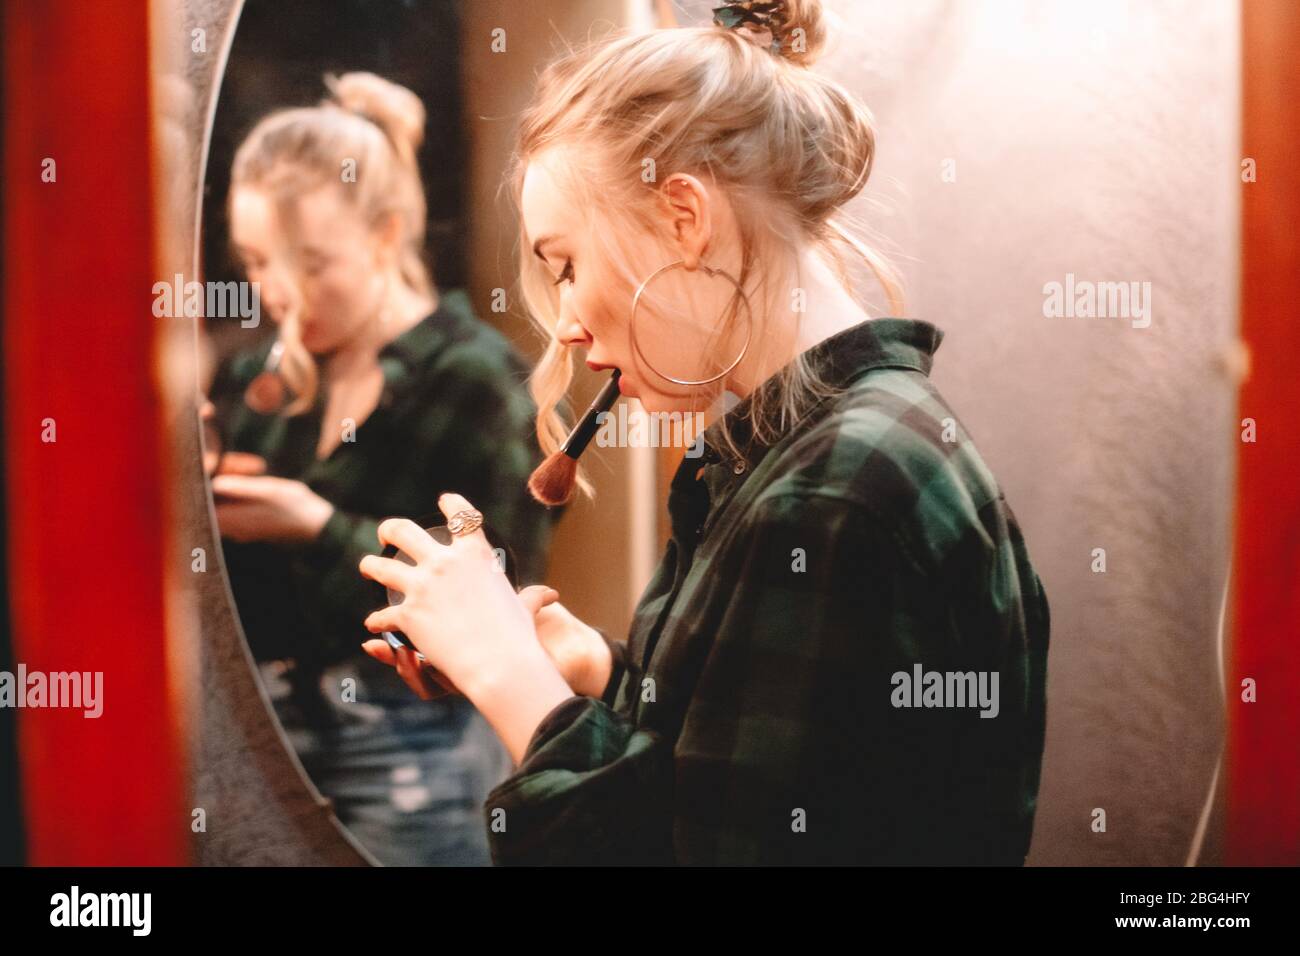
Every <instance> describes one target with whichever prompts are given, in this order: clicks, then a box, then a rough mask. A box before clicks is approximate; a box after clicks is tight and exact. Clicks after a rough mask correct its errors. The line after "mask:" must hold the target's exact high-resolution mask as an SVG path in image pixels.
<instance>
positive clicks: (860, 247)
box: [360, 0, 1048, 865]
mask: <svg viewBox="0 0 1300 956" xmlns="http://www.w3.org/2000/svg"><path fill="white" fill-rule="evenodd" d="M824 39H825V28H824V25H823V23H822V13H821V4H820V3H819V2H816V0H777V2H772V3H753V2H748V0H747V2H743V3H728V4H724V5H723V6H722V7H721V8H720V9H719V10H718V11H717V19H716V21H715V23H714V25H709V26H704V27H700V28H692V29H668V30H654V31H650V32H647V33H642V34H637V35H632V36H616V37H614V38H612V39H609V40H607V41H603V42H600V43H597V44H595V45H593V46H590V47H588V48H586V49H583V50H580V51H577V52H575V53H572V54H570V55H567V56H566V57H565V58H563V59H562V60H560V61H559V62H557V63H555V64H553V65H551V66H550V67H549V68H548V69H547V70H546V71H545V72H544V73H543V74H542V76H541V78H540V81H539V86H538V90H537V93H536V95H535V97H534V100H533V103H532V104H531V106H530V107H529V109H528V110H527V111H526V112H525V114H524V116H523V120H522V123H521V129H520V133H519V142H518V146H517V156H518V158H519V164H518V168H517V170H516V173H515V177H514V179H513V184H514V187H515V195H516V197H517V199H518V200H519V203H520V206H521V209H522V220H523V223H522V225H523V236H522V239H523V245H522V248H523V250H524V256H523V259H524V261H523V262H522V264H521V270H522V276H521V279H522V283H523V288H524V292H525V295H526V298H527V302H528V305H529V308H530V310H531V311H532V313H533V314H534V315H535V316H536V317H537V318H538V319H539V320H540V322H541V323H542V325H543V327H544V328H546V329H547V331H548V332H549V334H550V336H551V342H550V347H549V350H548V352H547V355H546V356H545V357H544V359H543V362H542V366H541V367H540V368H539V369H538V371H537V372H536V376H535V392H534V393H535V395H536V397H537V398H538V405H539V407H540V408H541V409H542V419H541V423H540V432H541V435H542V437H543V439H544V442H543V444H544V446H546V450H547V451H550V450H551V449H552V448H554V447H555V442H556V438H557V437H558V436H559V435H562V434H563V432H562V430H561V429H560V428H559V425H558V423H557V422H556V421H555V420H554V416H553V413H552V411H551V408H552V407H553V405H554V403H555V401H556V399H557V398H558V396H559V395H560V394H561V393H562V391H563V390H564V388H565V386H566V384H567V374H568V367H569V353H570V352H571V351H572V350H581V351H583V352H585V358H586V361H587V363H588V364H590V365H593V366H596V367H605V368H618V369H620V370H621V372H622V375H621V380H620V386H621V388H622V390H623V392H624V393H625V394H629V395H635V396H637V397H639V398H640V400H641V402H642V404H643V405H644V406H645V407H646V408H647V409H648V410H649V411H651V412H672V411H696V410H709V412H710V414H713V415H714V420H713V421H712V422H711V424H709V426H708V428H707V431H706V432H705V434H704V441H705V448H704V454H703V456H702V457H686V458H684V459H683V462H682V465H681V468H680V469H679V471H678V472H677V474H676V476H675V478H674V479H673V482H672V487H671V491H670V494H669V498H668V508H669V512H670V515H671V519H672V523H671V527H672V538H671V540H670V542H669V544H668V548H667V551H666V553H665V554H664V556H663V559H662V562H661V563H660V565H659V568H658V570H657V571H656V573H655V575H654V577H653V579H652V580H651V582H650V585H649V587H648V589H647V591H646V592H645V594H644V595H643V596H642V598H641V601H640V603H639V605H638V607H637V609H636V612H635V615H634V618H633V621H632V628H631V634H630V638H629V640H628V641H627V642H626V644H623V643H621V642H620V643H617V644H608V643H607V642H605V641H604V640H603V639H602V637H601V635H600V634H599V633H597V632H596V631H594V630H593V629H591V628H589V627H587V626H586V625H584V624H583V623H582V622H580V621H577V620H576V619H575V618H574V617H573V616H572V615H571V614H569V613H568V612H567V610H565V609H564V607H563V605H562V604H560V603H559V602H558V601H555V600H554V599H555V597H556V595H555V594H554V593H546V592H541V593H539V591H537V590H534V591H531V592H530V591H526V592H524V593H522V594H516V593H515V591H513V590H512V589H511V588H510V587H509V586H508V585H507V584H506V582H504V581H503V580H502V577H501V575H499V574H494V573H493V568H492V552H491V549H490V547H489V546H488V544H487V542H486V540H485V538H484V537H483V534H482V532H481V531H474V530H467V532H466V533H463V534H460V535H458V536H457V537H455V538H454V539H453V540H452V544H451V546H450V547H443V546H440V545H436V544H434V543H432V542H429V541H427V540H424V537H423V536H422V535H421V533H420V531H419V529H418V528H416V527H414V526H413V525H411V524H410V522H405V521H400V520H397V521H391V522H385V523H384V524H383V525H381V526H380V535H381V537H382V538H383V539H384V540H386V541H390V542H393V543H395V544H397V545H398V546H399V547H400V548H401V549H402V550H403V551H405V552H406V553H407V554H409V555H411V556H412V557H414V558H416V559H417V561H418V565H417V566H416V567H414V568H413V567H410V566H408V565H405V564H402V563H399V562H397V561H393V560H390V559H387V558H382V557H377V556H371V557H367V558H364V559H363V560H362V562H361V566H360V567H361V570H362V572H363V573H364V574H365V575H367V576H370V577H373V578H375V579H377V580H380V581H382V582H384V583H386V584H388V585H389V586H392V587H396V588H398V589H399V590H401V591H402V592H403V593H404V594H405V595H406V600H405V601H404V603H402V604H401V605H399V606H396V607H393V608H388V609H384V610H381V611H378V612H376V613H375V614H373V615H371V617H370V618H369V619H368V621H367V627H369V628H370V629H371V630H376V631H378V630H382V629H385V628H390V627H400V628H401V629H402V630H403V631H404V632H405V633H406V634H407V635H409V636H410V637H411V638H412V639H413V640H414V642H415V644H416V646H417V647H418V648H419V649H420V651H421V652H423V654H424V655H425V656H426V657H427V658H428V659H429V660H430V661H431V662H432V663H433V664H434V665H435V666H436V667H438V668H439V669H440V670H441V671H442V672H443V674H444V675H446V676H447V677H448V678H450V679H451V680H452V681H453V682H454V683H455V684H456V686H458V687H459V688H461V689H462V690H463V691H464V692H465V693H466V694H467V695H468V696H469V698H470V699H471V700H473V701H474V703H475V705H476V706H477V707H478V708H479V709H480V711H482V713H483V714H484V715H485V716H486V717H487V719H488V720H489V721H490V722H491V724H492V726H493V727H494V728H495V730H496V731H497V733H498V735H499V736H500V737H501V739H502V741H503V742H504V743H505V744H506V746H507V748H508V749H509V751H510V753H511V756H512V757H513V758H514V759H515V760H516V761H517V762H518V764H519V766H518V767H517V769H516V771H515V772H514V773H513V774H512V775H511V777H510V778H509V779H508V780H506V781H504V782H503V783H502V784H501V785H500V786H499V787H497V788H496V789H495V790H494V791H493V793H492V794H490V795H489V797H488V800H487V804H486V810H487V814H488V819H489V821H491V822H492V823H493V824H494V825H493V826H492V828H491V831H490V832H491V840H492V851H493V858H494V859H495V860H496V861H497V862H501V863H546V862H551V863H642V864H664V863H693V864H764V863H823V864H833V863H850V864H851V863H859V864H871V863H875V864H882V863H885V864H943V863H946V864H973V863H974V864H1007V865H1020V864H1021V863H1022V862H1023V861H1024V858H1025V854H1026V852H1027V850H1028V847H1029V840H1030V834H1031V832H1032V827H1033V820H1034V811H1035V801H1036V797H1037V790H1038V778H1039V767H1040V761H1041V758H1042V748H1043V735H1044V720H1045V680H1046V655H1047V645H1048V605H1047V599H1046V596H1045V594H1044V591H1043V588H1042V584H1041V582H1040V580H1039V578H1038V575H1037V574H1036V573H1035V571H1034V567H1033V565H1032V563H1031V562H1030V560H1029V556H1028V552H1027V549H1026V546H1025V542H1024V540H1023V537H1022V535H1021V532H1020V528H1019V526H1018V525H1017V522H1016V520H1015V516H1014V514H1013V512H1012V510H1011V508H1010V506H1009V505H1008V503H1007V501H1006V499H1005V498H1004V496H1003V494H1002V491H1001V489H1000V488H999V486H998V483H997V481H996V479H995V478H994V476H993V474H992V473H991V472H990V470H989V468H988V466H987V465H986V463H985V462H984V460H983V458H982V457H981V456H980V454H979V452H978V451H977V449H976V447H975V444H974V442H973V440H972V438H971V436H970V435H969V434H968V433H967V431H966V430H965V429H964V427H963V426H962V424H961V422H960V420H959V419H958V417H957V416H956V414H955V413H954V412H953V411H952V410H951V408H950V407H949V405H948V404H947V403H946V401H945V400H944V398H943V397H942V396H941V395H940V393H939V392H938V390H937V389H936V387H935V385H934V384H933V383H932V382H931V380H930V378H929V374H930V371H931V367H932V364H933V360H934V353H935V351H936V349H937V348H938V346H939V343H940V340H941V338H942V332H941V331H940V330H939V329H938V328H937V327H936V326H934V325H932V324H930V323H928V322H923V321H917V320H910V319H903V318H892V317H884V318H877V317H873V316H871V315H869V314H868V313H867V312H866V310H865V309H864V307H863V305H862V304H861V303H860V301H859V300H858V299H857V297H856V296H855V295H854V294H853V290H852V286H851V285H850V284H849V282H848V281H847V279H846V272H847V270H846V268H845V262H844V256H845V255H846V254H850V255H853V256H855V257H860V259H861V260H865V264H866V265H867V266H870V267H871V268H872V269H874V270H875V272H876V275H877V277H878V278H879V279H880V280H881V283H882V285H883V286H884V288H885V289H886V291H887V292H888V293H889V297H890V301H891V308H892V309H893V310H894V311H895V312H898V311H900V310H901V305H900V304H899V303H900V297H899V296H898V294H897V293H898V288H897V284H896V282H895V281H894V279H893V276H892V273H891V272H890V270H889V269H888V267H887V265H886V264H885V263H884V262H883V261H882V260H881V259H880V257H879V256H877V255H876V254H875V253H874V252H873V251H872V250H871V249H870V248H869V247H867V246H866V245H864V244H863V243H862V242H860V241H858V240H856V239H855V238H854V237H853V236H852V234H851V233H850V232H849V231H848V230H847V229H846V228H845V227H844V224H843V222H842V221H841V218H842V213H843V207H844V206H845V204H846V203H848V202H849V200H851V199H852V198H853V197H854V196H856V195H857V194H858V193H859V192H860V191H861V190H862V188H863V186H864V184H865V183H866V181H867V177H868V174H869V173H870V170H871V165H872V159H873V156H874V133H873V130H872V125H871V118H870V115H869V114H868V113H867V111H866V109H865V107H863V106H862V105H861V104H860V103H859V102H858V101H857V100H856V99H854V97H853V96H852V95H851V94H849V93H848V92H847V91H846V90H844V89H843V88H842V87H840V86H838V85H837V84H835V83H833V82H831V81H829V80H827V79H826V78H824V77H821V76H819V75H817V74H816V73H814V72H812V71H811V70H809V69H808V66H809V65H810V64H811V62H812V60H813V59H814V57H815V56H816V54H817V52H818V51H819V49H820V48H821V46H822V43H823V41H824ZM650 169H653V175H646V173H647V171H648V170H650ZM723 389H726V390H728V391H730V392H732V393H733V394H734V395H736V396H738V397H739V399H740V401H739V403H738V404H737V405H735V407H734V408H731V409H730V410H728V411H726V413H725V415H722V416H717V415H716V413H714V412H713V411H712V410H714V409H716V408H717V406H718V405H719V404H720V403H719V402H718V398H719V393H720V392H721V391H722V390H723ZM457 490H458V489H457ZM441 507H442V508H443V510H444V512H445V513H447V514H448V515H453V514H455V513H457V512H461V511H468V510H472V509H478V510H481V511H482V512H483V513H484V514H485V516H486V519H487V520H488V521H489V522H490V521H492V520H493V515H492V513H491V510H490V508H488V507H484V506H483V505H482V504H481V503H480V502H477V501H474V499H473V495H470V494H449V495H446V496H444V497H443V498H442V499H441ZM453 596H454V598H455V601H454V602H452V598H453ZM449 602H452V603H451V606H450V607H449ZM547 602H551V603H547ZM444 609H446V610H445V611H444ZM366 646H367V650H368V651H370V652H371V653H373V654H374V655H375V656H376V657H378V658H379V659H381V660H385V661H393V662H394V663H397V664H398V665H399V667H401V668H402V672H403V673H404V675H407V676H411V675H414V677H416V678H418V676H419V674H418V672H416V671H413V670H412V669H411V667H410V664H409V660H406V659H407V658H409V654H410V652H408V651H405V650H403V651H402V652H401V653H400V654H399V655H398V657H397V658H396V659H395V658H394V655H393V652H392V651H391V650H389V649H388V647H387V645H385V644H384V643H383V642H382V641H371V642H368V643H367V645H366ZM936 675H937V679H936ZM954 675H956V676H957V678H959V679H958V680H954V679H953V676H954ZM412 686H413V687H414V688H415V689H417V690H420V691H421V692H422V685H421V683H420V682H419V681H418V680H412ZM957 691H965V693H960V694H959V693H957ZM497 823H501V824H504V825H503V826H497V825H495V824H497Z"/></svg>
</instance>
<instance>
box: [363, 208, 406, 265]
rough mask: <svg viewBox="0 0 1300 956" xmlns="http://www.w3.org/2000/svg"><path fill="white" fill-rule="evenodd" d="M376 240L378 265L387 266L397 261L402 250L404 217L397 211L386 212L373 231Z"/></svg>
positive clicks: (373, 237) (372, 234)
mask: <svg viewBox="0 0 1300 956" xmlns="http://www.w3.org/2000/svg"><path fill="white" fill-rule="evenodd" d="M371 237H372V239H373V240H374V244H375V246H374V248H375V260H376V265H378V266H379V267H380V268H387V267H388V266H391V265H392V264H393V263H395V262H396V261H397V259H398V256H399V255H400V253H401V251H402V218H401V216H399V215H398V214H397V213H395V212H389V213H385V214H384V216H383V218H381V219H380V220H379V221H378V222H377V223H376V224H375V227H374V230H373V231H372V233H371Z"/></svg>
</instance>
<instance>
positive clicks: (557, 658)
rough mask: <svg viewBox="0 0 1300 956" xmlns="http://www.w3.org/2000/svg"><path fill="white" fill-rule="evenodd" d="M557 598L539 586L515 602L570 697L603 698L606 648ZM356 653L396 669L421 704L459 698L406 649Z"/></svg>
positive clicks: (370, 644) (372, 645)
mask: <svg viewBox="0 0 1300 956" xmlns="http://www.w3.org/2000/svg"><path fill="white" fill-rule="evenodd" d="M559 598H560V592H558V591H556V590H555V589H554V588H550V587H547V586H546V585H544V584H533V585H530V586H529V587H526V588H523V589H522V590H521V591H520V592H519V600H520V601H522V602H523V603H524V606H525V607H526V608H528V609H529V610H530V611H531V612H532V614H533V626H534V627H535V628H536V629H537V640H538V642H539V643H540V644H541V645H542V649H543V650H545V651H546V653H547V654H548V655H549V656H550V658H551V660H552V661H554V662H555V666H556V668H557V669H558V670H559V672H560V675H561V676H562V677H563V678H564V682H565V683H566V684H568V685H569V686H570V687H571V688H573V692H574V693H575V694H581V695H583V696H584V697H599V696H600V695H601V694H603V693H604V692H605V686H606V685H607V684H608V683H609V675H610V672H611V670H612V668H613V666H614V661H613V658H612V657H611V656H610V653H609V647H608V645H606V644H605V640H604V638H602V637H601V636H600V632H599V631H597V630H596V629H595V628H593V627H590V626H588V625H586V624H584V623H582V621H580V620H578V619H577V618H576V617H574V616H573V614H572V612H570V611H569V609H568V608H566V607H565V606H564V605H563V604H560V603H559ZM361 647H362V649H363V650H364V651H365V652H366V653H367V654H369V655H370V656H371V657H373V658H374V659H375V660H377V661H382V662H383V663H385V664H387V665H389V666H390V667H396V668H397V673H398V675H399V676H401V678H402V679H403V680H404V681H406V684H407V686H408V687H410V688H411V690H413V691H415V693H416V694H418V695H419V696H420V697H421V698H422V699H424V700H433V699H435V698H438V697H442V696H443V695H445V694H448V693H453V694H454V693H459V691H458V690H457V688H456V687H455V685H453V684H452V683H451V681H449V680H447V678H446V677H444V676H443V675H442V674H440V673H439V672H438V671H436V670H435V669H434V668H432V667H430V666H429V665H428V664H427V663H425V662H422V661H420V660H418V659H417V658H416V655H415V652H414V651H412V650H411V649H410V648H407V647H403V648H402V649H401V650H400V651H399V650H395V649H394V648H393V647H391V646H390V645H389V643H388V642H387V641H384V640H379V639H375V640H372V641H366V642H365V643H364V644H362V645H361Z"/></svg>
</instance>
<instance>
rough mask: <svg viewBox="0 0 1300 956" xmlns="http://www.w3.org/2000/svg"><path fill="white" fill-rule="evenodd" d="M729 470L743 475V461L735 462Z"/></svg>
mask: <svg viewBox="0 0 1300 956" xmlns="http://www.w3.org/2000/svg"><path fill="white" fill-rule="evenodd" d="M731 471H732V473H733V474H736V475H743V474H744V473H745V463H744V462H743V461H738V462H736V467H734V468H732V469H731Z"/></svg>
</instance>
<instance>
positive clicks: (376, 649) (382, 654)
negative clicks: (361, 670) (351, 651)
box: [361, 638, 397, 667]
mask: <svg viewBox="0 0 1300 956" xmlns="http://www.w3.org/2000/svg"><path fill="white" fill-rule="evenodd" d="M361 649H362V650H363V651H365V652H366V653H367V654H369V655H370V656H371V657H373V658H374V659H375V660H377V661H379V663H381V664H387V665H388V666H389V667H395V666H396V665H397V655H396V654H395V653H394V652H393V649H392V647H390V646H389V644H388V642H387V641H381V640H380V639H379V638H375V639H374V640H369V641H365V642H363V643H362V645H361Z"/></svg>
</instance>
